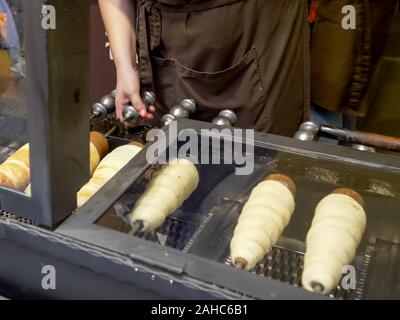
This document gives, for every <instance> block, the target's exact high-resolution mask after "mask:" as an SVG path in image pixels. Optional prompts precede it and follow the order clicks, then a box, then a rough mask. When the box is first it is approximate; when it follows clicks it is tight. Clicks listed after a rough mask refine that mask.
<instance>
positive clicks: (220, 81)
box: [152, 48, 267, 129]
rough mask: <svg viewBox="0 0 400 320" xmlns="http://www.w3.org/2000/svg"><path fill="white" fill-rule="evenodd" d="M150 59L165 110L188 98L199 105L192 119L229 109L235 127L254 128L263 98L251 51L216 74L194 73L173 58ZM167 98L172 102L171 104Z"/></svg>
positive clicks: (206, 118) (255, 60)
mask: <svg viewBox="0 0 400 320" xmlns="http://www.w3.org/2000/svg"><path fill="white" fill-rule="evenodd" d="M206 58H207V57H205V59H206ZM152 60H153V62H154V64H155V68H154V70H153V72H154V73H155V77H154V84H155V89H156V91H157V95H158V94H159V93H161V94H162V97H160V99H161V100H162V101H163V102H164V103H165V104H166V105H167V106H168V107H169V108H171V107H172V106H173V105H174V104H176V103H178V102H179V101H180V100H182V99H184V98H192V99H195V100H196V101H197V103H198V105H199V107H198V112H197V113H196V114H195V115H194V117H193V118H195V119H198V120H202V121H211V120H212V118H213V117H215V116H216V115H217V114H218V113H219V111H221V110H223V109H231V110H234V111H235V112H236V114H237V116H238V122H237V124H236V126H238V127H243V128H254V127H255V129H257V128H256V124H257V120H258V119H260V113H261V112H262V110H263V108H264V106H265V104H266V99H267V98H266V93H265V90H264V87H263V84H262V81H261V75H260V71H259V69H258V61H257V52H256V49H255V48H252V49H251V50H249V51H248V52H247V53H246V54H245V55H244V56H243V58H242V59H240V61H239V62H237V63H236V64H235V65H233V66H232V67H230V68H228V69H225V70H221V71H217V72H204V71H196V70H193V69H190V68H188V67H186V66H184V65H182V64H181V63H179V62H178V61H176V60H173V59H163V58H158V57H152ZM171 97H173V99H175V100H174V101H171Z"/></svg>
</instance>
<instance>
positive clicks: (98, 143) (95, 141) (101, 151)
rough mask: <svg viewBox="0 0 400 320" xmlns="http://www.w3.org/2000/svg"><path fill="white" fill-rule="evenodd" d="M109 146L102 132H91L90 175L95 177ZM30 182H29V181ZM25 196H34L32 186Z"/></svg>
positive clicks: (29, 185)
mask: <svg viewBox="0 0 400 320" xmlns="http://www.w3.org/2000/svg"><path fill="white" fill-rule="evenodd" d="M108 151H109V145H108V142H107V139H106V138H105V137H104V135H102V134H101V133H100V132H96V131H92V132H90V144H89V173H90V176H92V175H93V173H94V170H95V169H96V168H97V166H98V165H99V163H100V160H101V159H103V157H104V156H105V155H106V154H107V153H108ZM28 182H29V180H28ZM25 194H27V195H28V196H31V195H32V192H31V184H30V183H29V184H28V186H26V188H25Z"/></svg>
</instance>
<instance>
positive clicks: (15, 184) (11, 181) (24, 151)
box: [0, 144, 30, 191]
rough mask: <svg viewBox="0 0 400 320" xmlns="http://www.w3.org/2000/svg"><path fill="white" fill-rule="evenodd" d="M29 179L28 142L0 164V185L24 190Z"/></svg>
mask: <svg viewBox="0 0 400 320" xmlns="http://www.w3.org/2000/svg"><path fill="white" fill-rule="evenodd" d="M29 179H30V167H29V144H25V145H24V146H23V147H21V148H20V149H18V150H17V151H15V152H14V153H13V154H12V155H11V156H10V157H9V158H8V159H7V160H6V161H4V162H3V163H2V164H1V165H0V185H2V186H3V187H6V188H10V189H14V190H17V191H24V190H25V188H26V187H27V185H28V184H29Z"/></svg>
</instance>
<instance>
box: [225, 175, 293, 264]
mask: <svg viewBox="0 0 400 320" xmlns="http://www.w3.org/2000/svg"><path fill="white" fill-rule="evenodd" d="M295 193H296V185H295V183H294V182H293V180H292V179H291V178H289V177H288V176H285V175H282V174H273V175H270V176H268V177H267V178H265V180H264V181H262V182H260V183H259V184H258V185H257V186H256V187H255V188H254V189H253V190H252V191H251V194H250V197H249V199H248V200H247V202H246V204H245V205H244V207H243V209H242V212H241V214H240V217H239V221H238V224H237V225H236V228H235V231H234V234H233V238H232V240H231V244H230V249H231V257H232V262H233V264H234V265H235V266H236V267H237V268H244V269H246V270H251V269H253V268H254V266H255V265H256V264H257V263H258V262H259V261H260V260H261V259H262V258H263V257H264V256H265V255H266V254H267V253H268V252H269V251H270V250H271V248H272V246H273V245H275V244H276V242H277V240H278V238H279V236H280V235H281V234H282V232H283V230H284V228H285V227H286V226H287V225H288V223H289V221H290V218H291V216H292V214H293V211H294V208H295V199H294V195H295Z"/></svg>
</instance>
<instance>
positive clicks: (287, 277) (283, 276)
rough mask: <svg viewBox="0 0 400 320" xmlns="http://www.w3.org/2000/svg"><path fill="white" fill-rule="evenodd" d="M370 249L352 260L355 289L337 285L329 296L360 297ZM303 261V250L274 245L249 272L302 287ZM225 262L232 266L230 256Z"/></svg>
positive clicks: (335, 297) (369, 247)
mask: <svg viewBox="0 0 400 320" xmlns="http://www.w3.org/2000/svg"><path fill="white" fill-rule="evenodd" d="M372 250H373V248H372V247H371V246H368V247H367V248H366V250H365V253H364V255H363V256H362V257H356V259H355V260H354V266H355V268H356V274H357V276H358V277H357V285H356V289H355V290H353V289H348V290H345V289H343V288H342V287H341V286H340V285H338V286H337V287H336V289H334V290H333V291H332V292H331V294H330V295H329V297H330V298H332V299H339V300H360V299H361V298H362V294H363V290H364V285H365V280H366V276H367V273H368V267H369V263H370V260H371V254H370V252H371V251H372ZM303 263H304V253H303V252H299V251H296V250H291V249H287V248H284V247H282V246H275V247H273V248H272V250H271V251H270V252H269V253H268V254H267V255H266V256H265V257H264V259H263V260H262V261H261V262H260V263H259V264H257V266H256V267H255V268H254V270H253V271H251V272H252V273H254V274H257V275H259V276H261V277H265V278H269V279H274V280H279V281H282V282H285V283H288V284H290V285H292V286H295V287H300V288H302V287H303V286H302V285H301V276H302V273H303ZM225 264H227V265H231V266H232V260H231V257H228V258H227V259H226V261H225ZM232 267H233V266H232Z"/></svg>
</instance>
